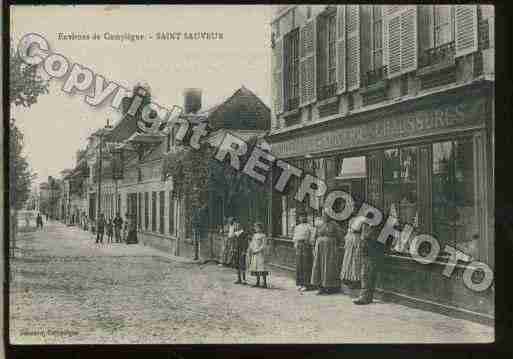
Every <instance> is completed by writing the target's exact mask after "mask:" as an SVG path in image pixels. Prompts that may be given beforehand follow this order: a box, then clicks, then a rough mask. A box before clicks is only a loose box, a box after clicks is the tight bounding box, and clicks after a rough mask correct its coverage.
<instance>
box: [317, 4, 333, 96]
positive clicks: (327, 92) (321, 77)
mask: <svg viewBox="0 0 513 359" xmlns="http://www.w3.org/2000/svg"><path fill="white" fill-rule="evenodd" d="M336 20H337V17H336V10H327V13H325V14H324V15H322V16H320V17H319V25H318V26H319V28H318V53H317V56H318V59H317V63H318V64H319V65H318V71H317V74H318V82H317V83H318V86H319V93H318V98H319V100H324V99H326V98H329V97H332V96H334V95H335V93H336V87H337V85H336V83H337V78H336V73H337V56H336V40H337V39H336V34H337V33H336V30H337V28H336V23H337V22H336Z"/></svg>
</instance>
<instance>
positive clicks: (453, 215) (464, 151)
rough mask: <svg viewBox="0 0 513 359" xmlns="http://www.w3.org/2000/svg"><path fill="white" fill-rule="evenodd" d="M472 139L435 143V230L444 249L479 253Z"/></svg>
mask: <svg viewBox="0 0 513 359" xmlns="http://www.w3.org/2000/svg"><path fill="white" fill-rule="evenodd" d="M473 160H474V158H473V145H472V141H471V140H470V139H469V140H461V141H456V142H442V143H435V144H433V232H434V235H435V238H437V239H438V240H439V242H440V244H441V247H442V248H443V247H444V246H445V244H449V245H452V246H456V247H457V248H458V249H460V250H463V251H464V252H465V253H467V254H469V255H473V256H475V255H477V240H478V238H477V235H478V233H479V231H478V221H477V218H476V210H475V202H474V167H473V163H474V162H473Z"/></svg>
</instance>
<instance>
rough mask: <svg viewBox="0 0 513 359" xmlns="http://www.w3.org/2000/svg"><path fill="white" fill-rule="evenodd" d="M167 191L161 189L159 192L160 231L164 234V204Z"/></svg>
mask: <svg viewBox="0 0 513 359" xmlns="http://www.w3.org/2000/svg"><path fill="white" fill-rule="evenodd" d="M164 195H165V192H164V191H160V193H159V209H160V211H159V232H160V234H164V204H165V200H166V199H165V196H164Z"/></svg>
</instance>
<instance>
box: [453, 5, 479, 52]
mask: <svg viewBox="0 0 513 359" xmlns="http://www.w3.org/2000/svg"><path fill="white" fill-rule="evenodd" d="M455 6H456V9H455V10H456V11H455V32H456V54H455V56H456V57H459V56H464V55H467V54H470V53H472V52H475V51H477V6H476V5H455Z"/></svg>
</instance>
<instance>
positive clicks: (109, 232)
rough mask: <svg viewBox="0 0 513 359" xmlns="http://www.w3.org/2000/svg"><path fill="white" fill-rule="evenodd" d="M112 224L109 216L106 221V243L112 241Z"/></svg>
mask: <svg viewBox="0 0 513 359" xmlns="http://www.w3.org/2000/svg"><path fill="white" fill-rule="evenodd" d="M113 226H114V224H113V223H112V218H110V219H109V221H108V222H107V243H112V236H113V234H114V229H113Z"/></svg>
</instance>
